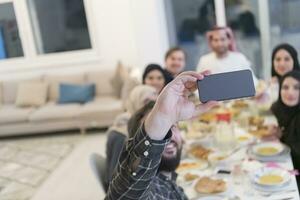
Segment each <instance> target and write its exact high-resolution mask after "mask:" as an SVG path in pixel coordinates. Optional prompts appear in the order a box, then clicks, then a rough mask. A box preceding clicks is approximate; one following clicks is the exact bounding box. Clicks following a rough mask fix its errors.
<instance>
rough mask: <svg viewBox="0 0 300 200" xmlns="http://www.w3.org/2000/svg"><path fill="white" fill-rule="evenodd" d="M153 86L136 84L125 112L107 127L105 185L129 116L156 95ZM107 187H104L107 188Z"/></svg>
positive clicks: (123, 139) (112, 169)
mask: <svg viewBox="0 0 300 200" xmlns="http://www.w3.org/2000/svg"><path fill="white" fill-rule="evenodd" d="M157 94H158V93H157V91H156V89H155V88H154V87H151V86H148V85H139V86H136V87H135V88H134V89H133V90H132V91H131V93H130V95H129V97H128V99H127V101H126V112H125V113H122V114H120V115H118V116H117V117H116V119H115V121H114V123H113V125H112V126H111V127H110V128H109V129H108V131H107V134H108V137H107V143H106V167H107V174H106V175H107V187H108V185H109V182H110V181H111V178H112V174H113V172H114V169H115V166H117V162H118V160H119V155H120V153H121V151H122V148H123V144H124V142H125V140H126V139H127V138H128V131H127V124H128V121H129V119H130V117H131V116H132V115H133V114H134V113H135V112H136V111H137V110H139V109H140V108H142V107H143V106H144V105H145V104H147V103H148V102H149V101H153V100H155V99H156V97H157ZM107 189H108V188H105V190H107Z"/></svg>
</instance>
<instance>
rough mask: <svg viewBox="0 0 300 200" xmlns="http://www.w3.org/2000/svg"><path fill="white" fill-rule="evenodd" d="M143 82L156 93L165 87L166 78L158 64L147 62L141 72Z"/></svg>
mask: <svg viewBox="0 0 300 200" xmlns="http://www.w3.org/2000/svg"><path fill="white" fill-rule="evenodd" d="M143 84H145V85H150V86H152V87H154V88H155V89H156V90H157V92H158V93H160V91H161V90H162V89H163V88H164V87H165V85H166V79H165V74H164V70H163V69H162V67H161V66H160V65H157V64H149V65H148V66H147V67H146V68H145V70H144V73H143Z"/></svg>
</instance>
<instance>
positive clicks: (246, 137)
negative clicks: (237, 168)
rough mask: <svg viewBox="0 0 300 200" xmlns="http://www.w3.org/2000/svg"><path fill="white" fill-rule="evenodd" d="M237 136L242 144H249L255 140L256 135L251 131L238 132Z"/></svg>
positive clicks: (237, 139)
mask: <svg viewBox="0 0 300 200" xmlns="http://www.w3.org/2000/svg"><path fill="white" fill-rule="evenodd" d="M235 138H236V141H237V142H238V143H239V144H240V145H248V144H250V143H252V142H254V141H255V137H254V136H253V135H251V134H249V133H236V135H235Z"/></svg>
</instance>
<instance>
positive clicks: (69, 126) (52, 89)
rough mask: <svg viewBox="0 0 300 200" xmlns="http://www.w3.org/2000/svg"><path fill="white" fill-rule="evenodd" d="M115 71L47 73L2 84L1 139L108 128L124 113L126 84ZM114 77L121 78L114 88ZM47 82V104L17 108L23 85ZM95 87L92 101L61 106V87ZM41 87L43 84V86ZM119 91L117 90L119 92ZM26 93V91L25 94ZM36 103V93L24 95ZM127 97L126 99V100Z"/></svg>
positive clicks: (0, 99) (0, 106)
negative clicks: (85, 85) (59, 100)
mask: <svg viewBox="0 0 300 200" xmlns="http://www.w3.org/2000/svg"><path fill="white" fill-rule="evenodd" d="M114 76H116V72H115V71H114V70H106V71H89V72H82V73H78V74H71V75H52V74H44V75H41V76H38V77H34V78H30V79H28V80H22V81H20V80H13V81H0V137H2V136H12V135H24V134H39V133H45V132H55V131H66V130H73V129H78V130H80V131H81V132H82V133H84V132H85V130H86V129H88V128H105V127H108V126H110V125H111V124H112V122H113V120H114V118H115V117H116V116H117V115H118V114H120V113H121V112H123V111H124V107H123V106H122V105H123V102H122V96H121V92H122V91H121V90H122V87H123V86H124V82H123V83H122V82H121V83H120V78H118V77H114ZM113 78H118V79H119V83H118V85H114V82H113V81H112V80H113ZM35 82H39V83H44V84H42V85H45V91H43V90H42V91H41V90H40V92H42V93H43V92H45V94H46V101H45V102H42V103H39V106H26V105H25V106H24V105H21V106H20V105H18V101H19V98H20V96H19V95H20V94H19V92H20V87H21V86H22V85H24V83H27V85H28V83H35ZM60 83H70V84H87V83H94V84H95V97H94V99H93V100H92V101H90V102H87V103H84V104H79V103H67V104H59V103H57V102H58V98H59V84H60ZM40 85H41V84H40ZM116 90H118V91H116ZM23 93H24V92H23ZM24 95H25V96H26V95H27V96H28V95H29V96H28V97H27V99H29V100H32V101H34V99H35V97H36V96H38V94H37V93H36V92H34V90H32V91H30V92H26V94H23V96H24ZM123 98H124V97H123Z"/></svg>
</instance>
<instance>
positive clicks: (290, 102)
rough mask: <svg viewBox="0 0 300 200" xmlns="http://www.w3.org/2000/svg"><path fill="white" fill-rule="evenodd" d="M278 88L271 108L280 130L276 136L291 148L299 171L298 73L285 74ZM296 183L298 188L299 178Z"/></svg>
mask: <svg viewBox="0 0 300 200" xmlns="http://www.w3.org/2000/svg"><path fill="white" fill-rule="evenodd" d="M279 86H280V89H279V91H280V92H279V98H278V100H277V102H275V103H274V104H273V105H272V107H271V110H272V112H273V113H274V115H275V116H276V118H277V121H278V124H279V128H280V129H279V131H278V132H277V135H278V137H279V138H280V140H281V141H282V142H283V143H285V144H287V145H288V146H289V147H290V148H291V155H292V159H293V163H294V168H295V169H298V170H300V72H299V71H291V72H289V73H287V74H286V75H284V76H283V77H282V78H281V80H280V85H279ZM297 183H298V187H299V183H300V182H299V176H297Z"/></svg>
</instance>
